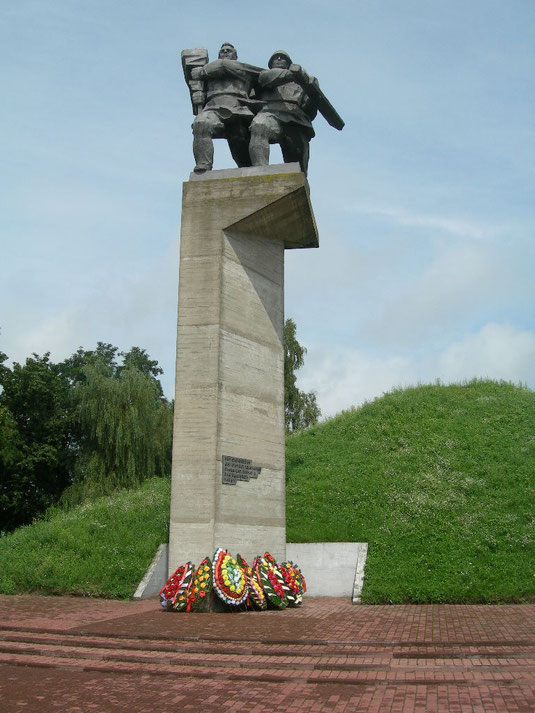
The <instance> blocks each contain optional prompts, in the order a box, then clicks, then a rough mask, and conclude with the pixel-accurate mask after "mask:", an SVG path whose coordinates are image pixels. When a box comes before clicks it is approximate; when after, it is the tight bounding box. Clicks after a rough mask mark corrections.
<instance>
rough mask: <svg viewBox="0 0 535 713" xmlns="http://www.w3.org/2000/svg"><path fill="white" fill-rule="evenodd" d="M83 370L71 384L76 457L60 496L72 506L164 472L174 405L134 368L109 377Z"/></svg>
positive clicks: (89, 368) (88, 368)
mask: <svg viewBox="0 0 535 713" xmlns="http://www.w3.org/2000/svg"><path fill="white" fill-rule="evenodd" d="M139 352H140V353H141V352H144V350H139ZM154 364H157V362H155V363H154ZM83 371H84V379H83V380H79V381H78V383H77V384H76V386H75V402H76V420H77V423H78V426H79V430H78V433H79V457H78V459H77V462H76V468H75V475H74V483H73V485H72V486H71V487H70V488H69V489H68V490H67V492H66V493H65V494H64V497H63V500H64V501H65V502H67V503H69V504H73V503H75V502H78V501H80V500H81V499H83V498H85V497H88V496H94V495H101V494H105V493H110V492H112V491H113V490H116V489H117V488H124V487H132V486H135V485H138V484H139V483H141V482H142V481H143V480H144V479H145V478H151V477H153V476H154V475H168V474H169V472H170V458H171V439H172V417H173V409H172V404H170V403H169V402H168V401H167V400H166V399H165V398H163V396H162V395H161V386H160V383H159V381H158V380H157V379H155V378H154V377H153V375H152V374H151V373H147V372H146V371H145V372H144V371H141V370H140V369H138V368H134V366H129V367H125V368H121V369H117V370H116V373H115V374H113V375H110V374H109V373H103V371H102V369H101V368H99V366H98V365H92V366H86V367H85V368H84V370H83Z"/></svg>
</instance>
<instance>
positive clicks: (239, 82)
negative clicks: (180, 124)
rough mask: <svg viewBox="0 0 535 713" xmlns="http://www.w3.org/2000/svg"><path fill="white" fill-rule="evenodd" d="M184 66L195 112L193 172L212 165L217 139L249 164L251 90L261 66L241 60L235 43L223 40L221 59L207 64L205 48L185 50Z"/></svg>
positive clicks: (204, 169)
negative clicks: (214, 140)
mask: <svg viewBox="0 0 535 713" xmlns="http://www.w3.org/2000/svg"><path fill="white" fill-rule="evenodd" d="M182 65H183V68H184V75H185V77H186V82H187V83H188V85H189V88H190V93H191V101H192V107H193V113H194V114H195V115H196V116H195V119H194V121H193V124H192V128H193V155H194V157H195V168H194V171H195V172H197V173H202V172H204V171H209V170H211V168H212V164H213V160H214V146H213V141H212V140H213V139H214V138H226V139H227V141H228V144H229V148H230V152H231V154H232V158H233V159H234V160H235V161H236V163H237V165H238V166H240V167H241V166H250V165H251V160H250V157H249V131H248V129H249V124H250V123H251V120H252V118H253V112H252V111H251V108H250V107H251V105H252V104H253V103H254V102H252V101H251V100H250V95H251V90H252V87H253V84H254V82H255V79H256V77H257V76H258V75H259V73H260V71H261V69H260V68H259V67H253V66H252V65H248V64H245V63H243V62H238V54H237V52H236V49H235V48H234V46H233V45H231V44H230V43H229V42H224V43H223V44H222V45H221V49H220V50H219V58H218V59H216V60H215V61H214V62H210V63H208V53H207V52H206V50H204V49H197V50H184V51H183V52H182Z"/></svg>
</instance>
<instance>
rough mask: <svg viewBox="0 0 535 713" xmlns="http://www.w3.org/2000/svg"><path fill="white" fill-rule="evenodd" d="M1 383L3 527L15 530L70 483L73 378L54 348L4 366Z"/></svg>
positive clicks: (0, 525)
mask: <svg viewBox="0 0 535 713" xmlns="http://www.w3.org/2000/svg"><path fill="white" fill-rule="evenodd" d="M4 356H5V355H4ZM4 361H5V359H4ZM0 385H1V387H2V392H1V394H0V515H1V522H0V529H1V530H9V529H13V528H14V527H18V526H19V525H22V524H25V523H27V522H30V521H31V520H32V518H33V517H35V515H37V514H39V513H41V512H43V511H44V510H46V508H47V507H49V506H50V505H52V504H53V503H55V502H56V501H57V499H58V498H59V496H60V495H61V493H62V491H63V490H64V488H65V487H66V486H67V485H68V484H69V482H70V473H71V469H72V459H73V451H72V449H71V420H72V419H71V415H70V413H69V398H68V397H69V394H68V391H69V385H68V382H67V381H66V379H65V378H64V377H63V376H62V375H61V374H60V373H59V371H58V369H57V367H56V366H55V365H54V364H52V363H51V362H50V358H49V354H45V355H44V356H42V357H39V356H38V355H37V354H33V355H32V356H31V357H28V359H26V362H25V363H24V364H23V365H21V364H17V363H15V364H14V365H13V369H9V368H7V367H5V366H2V369H1V370H0Z"/></svg>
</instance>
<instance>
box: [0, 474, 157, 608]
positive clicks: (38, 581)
mask: <svg viewBox="0 0 535 713" xmlns="http://www.w3.org/2000/svg"><path fill="white" fill-rule="evenodd" d="M168 537H169V480H167V479H165V478H154V479H151V480H147V481H145V482H144V483H143V484H142V485H141V486H140V488H139V489H138V490H130V491H128V490H123V491H120V492H118V493H116V494H115V495H112V496H109V497H104V498H99V499H98V500H94V501H88V502H86V503H84V504H83V505H80V506H78V507H75V508H73V509H72V510H68V511H66V512H64V511H61V510H56V511H55V512H53V513H52V514H51V515H50V517H49V519H47V520H43V521H40V522H36V523H34V524H33V525H28V526H27V527H21V528H19V529H18V530H15V531H14V532H13V533H11V534H10V535H7V536H6V537H2V538H0V592H2V593H5V594H13V593H15V592H17V593H18V592H31V591H40V592H42V593H43V594H66V593H73V594H84V595H93V596H108V597H117V598H129V597H131V596H132V594H133V593H134V591H135V590H136V587H137V585H138V584H139V582H140V580H141V579H142V577H143V575H144V574H145V571H146V569H147V567H148V566H149V564H150V562H151V560H152V558H153V557H154V554H155V552H156V549H157V548H158V545H159V544H160V543H161V542H167V540H168Z"/></svg>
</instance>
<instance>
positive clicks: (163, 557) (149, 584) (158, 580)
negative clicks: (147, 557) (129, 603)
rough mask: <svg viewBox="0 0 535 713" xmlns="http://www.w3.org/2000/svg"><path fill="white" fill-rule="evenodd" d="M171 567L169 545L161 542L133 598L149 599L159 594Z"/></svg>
mask: <svg viewBox="0 0 535 713" xmlns="http://www.w3.org/2000/svg"><path fill="white" fill-rule="evenodd" d="M168 567H169V545H167V544H161V545H160V546H159V547H158V549H157V550H156V554H155V555H154V557H153V559H152V562H151V563H150V565H149V568H148V569H147V571H146V572H145V576H144V577H143V579H142V580H141V582H140V583H139V585H138V588H137V589H136V591H135V592H134V596H133V599H148V598H149V597H154V596H156V595H157V594H159V592H160V590H161V588H162V587H163V586H164V584H165V583H166V581H167V576H168V575H167V569H168Z"/></svg>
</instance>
